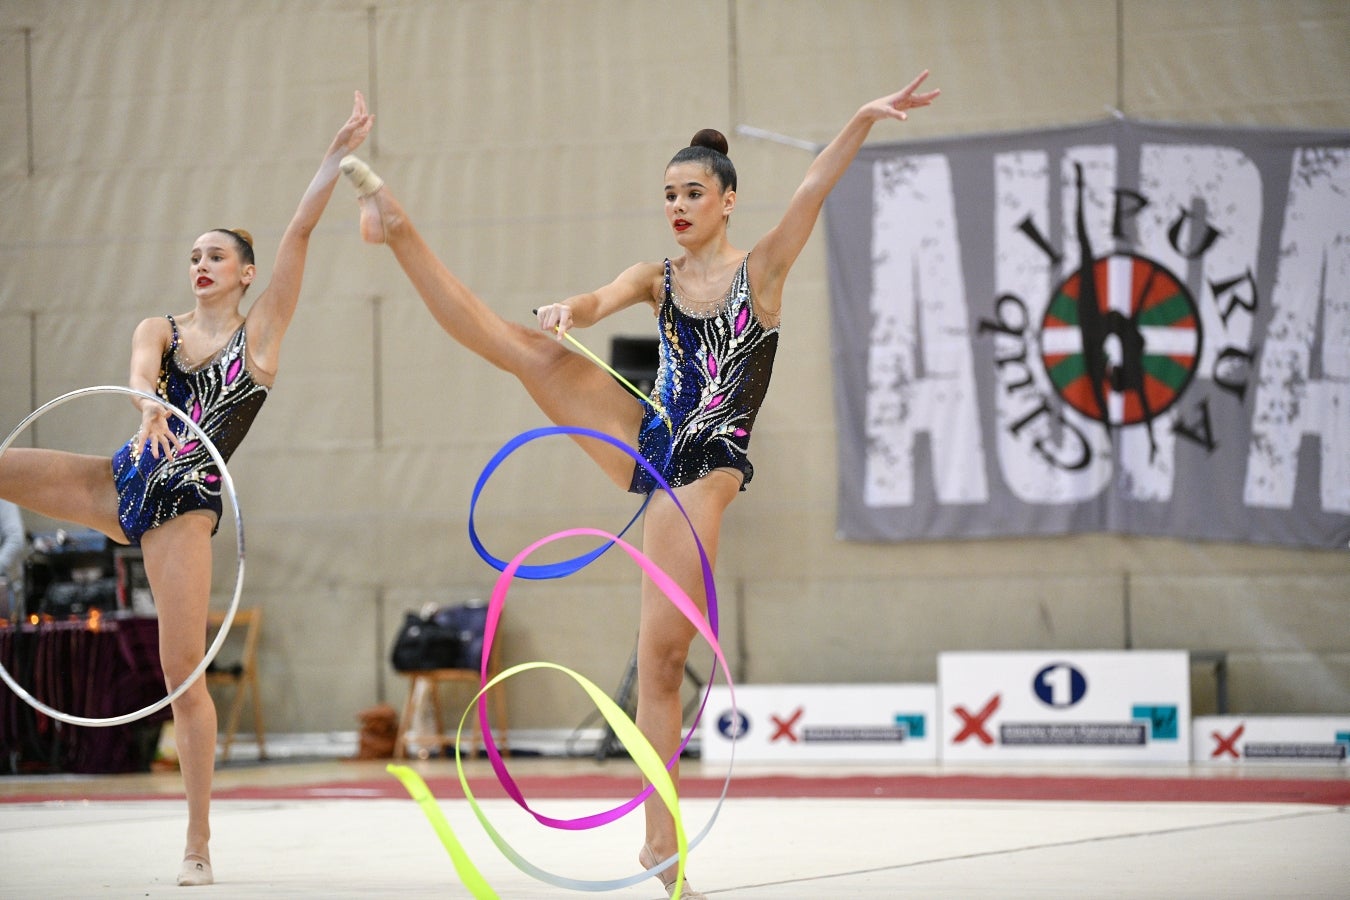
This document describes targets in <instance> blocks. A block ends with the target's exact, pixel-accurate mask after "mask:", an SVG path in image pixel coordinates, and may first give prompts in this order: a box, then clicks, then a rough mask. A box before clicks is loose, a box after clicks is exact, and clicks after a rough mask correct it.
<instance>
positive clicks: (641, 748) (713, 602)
mask: <svg viewBox="0 0 1350 900" xmlns="http://www.w3.org/2000/svg"><path fill="white" fill-rule="evenodd" d="M552 435H569V436H574V437H575V436H582V437H588V438H593V439H595V440H599V441H603V442H605V443H608V444H611V445H612V446H615V447H617V448H619V449H620V450H622V451H624V452H625V453H627V454H629V455H630V456H632V457H633V459H634V460H635V462H636V463H637V464H638V465H641V466H643V467H644V468H645V469H646V470H647V471H648V473H650V474H651V476H652V478H653V479H654V480H655V481H656V483H657V485H658V486H659V487H660V489H661V490H664V491H665V492H666V493H667V494H668V495H669V496H670V498H671V500H672V502H674V503H675V506H676V508H677V509H678V510H679V511H680V514H681V515H682V516H683V517H684V519H685V521H686V522H687V523H688V524H689V528H690V532H691V533H692V534H693V536H694V542H695V546H696V547H697V548H698V553H699V558H700V562H701V566H702V570H703V583H704V592H705V596H706V597H707V609H708V614H707V616H706V618H705V616H704V615H703V613H702V611H701V610H700V609H699V607H698V605H697V604H695V603H694V602H693V601H692V600H691V599H690V598H689V596H688V594H687V593H686V592H685V591H684V590H683V589H682V588H681V587H680V586H679V584H677V583H676V582H675V580H674V579H673V578H671V577H670V576H669V575H667V574H666V573H665V571H663V570H662V569H661V568H660V567H659V566H657V565H656V564H655V563H654V562H652V560H651V559H650V558H648V557H647V556H646V555H645V554H644V553H642V551H640V550H638V549H637V548H635V547H633V546H632V545H631V544H629V543H628V542H626V541H624V540H623V538H622V536H621V534H622V533H621V534H620V535H615V534H610V533H609V532H606V531H601V530H598V529H593V528H573V529H568V530H565V531H560V532H557V533H556V534H552V535H549V536H548V537H545V538H541V539H540V540H538V541H535V542H534V543H533V544H531V545H530V546H528V547H526V548H525V549H524V550H522V551H521V552H520V553H518V554H517V555H516V556H515V557H514V558H513V559H512V560H511V561H510V562H505V561H503V560H500V559H498V558H497V557H495V556H493V555H492V554H491V553H489V552H488V551H487V549H486V547H484V546H483V544H482V542H481V541H480V540H479V539H478V535H477V531H476V529H475V527H474V512H475V510H476V507H477V501H478V497H479V495H480V494H481V492H482V489H483V486H484V485H485V484H486V483H487V481H488V479H489V478H490V477H491V475H492V473H493V472H494V471H495V470H496V469H497V468H498V467H499V466H500V465H501V463H502V462H503V461H504V460H505V459H506V457H507V456H509V455H510V454H511V453H513V452H514V451H515V450H517V449H519V448H520V447H521V446H524V445H525V444H527V443H529V442H530V441H532V440H536V439H539V438H543V437H549V436H552ZM649 499H650V498H649ZM645 507H646V504H645V503H644V504H643V509H645ZM641 514H642V509H639V510H638V513H637V514H636V515H635V516H634V517H633V519H632V520H630V521H629V522H628V524H627V525H625V526H624V529H623V531H624V532H627V530H628V529H629V528H630V527H631V526H632V524H633V522H635V521H637V519H638V518H639V517H640V516H641ZM469 535H470V541H471V542H472V543H473V546H474V548H475V550H477V551H478V553H479V555H480V556H481V557H482V558H483V559H484V560H485V561H486V562H488V564H489V565H492V566H493V567H494V568H496V569H498V570H499V571H500V573H501V574H500V575H499V577H498V579H497V583H496V585H495V586H494V588H493V591H492V596H491V599H490V601H489V603H488V611H487V621H486V624H485V628H484V635H483V650H482V662H481V668H480V670H479V677H480V681H479V683H480V689H479V691H478V693H477V695H475V697H474V698H473V700H471V701H470V702H469V705H468V706H467V707H466V708H465V711H464V714H463V715H462V716H461V718H460V723H459V730H458V731H457V732H456V740H455V768H456V771H457V772H458V774H459V779H460V785H461V787H462V789H463V791H464V795H465V798H466V799H467V800H468V801H469V804H470V807H471V808H472V810H473V812H474V815H475V817H476V818H477V819H478V820H479V822H480V824H481V825H482V826H483V828H484V830H485V831H486V832H487V834H488V835H489V837H490V838H491V839H492V841H493V843H494V844H495V845H496V846H497V847H498V849H499V850H501V852H502V853H503V855H504V856H506V857H507V859H509V860H510V861H511V862H512V863H513V864H514V865H515V866H516V867H517V868H519V869H520V870H521V871H523V872H526V873H527V874H529V875H532V876H533V877H535V878H537V879H539V880H541V881H544V882H547V883H549V884H553V885H555V886H558V887H564V888H571V889H574V890H586V891H603V890H615V889H618V888H622V887H629V886H631V885H635V884H639V883H641V882H642V881H644V880H646V879H647V878H649V877H651V876H653V875H656V874H657V873H659V872H662V871H664V870H665V869H667V868H669V866H670V865H671V864H672V862H671V861H670V860H666V861H662V862H660V863H658V864H657V865H654V866H653V867H652V868H650V869H647V870H645V871H643V872H640V873H638V874H636V875H631V876H628V877H625V878H620V879H612V880H607V881H586V880H579V879H574V878H567V877H565V876H561V875H556V874H553V873H551V872H548V871H546V870H543V869H540V868H539V867H537V866H535V865H534V864H532V863H530V862H529V861H528V860H526V859H524V858H523V857H522V856H520V854H519V853H517V852H516V851H515V849H514V848H512V847H511V845H510V844H509V843H508V842H507V841H506V840H505V838H503V837H502V836H501V834H500V833H498V832H497V830H496V829H495V828H493V826H492V824H491V823H490V822H489V821H488V819H487V816H486V814H485V813H484V812H483V810H482V808H481V806H479V804H478V802H477V800H476V799H475V798H474V796H473V792H472V791H471V789H470V788H469V784H468V778H467V776H466V775H465V773H464V768H463V763H462V759H461V756H460V750H459V747H460V737H461V736H462V734H463V730H464V724H465V722H466V721H467V718H468V716H469V715H470V713H471V712H472V711H473V708H474V706H475V705H477V707H478V716H479V725H480V729H481V733H482V735H483V743H484V746H485V749H486V751H487V754H488V758H489V760H490V761H491V764H492V768H493V771H494V772H495V773H496V775H497V778H498V781H499V782H500V783H501V784H502V787H503V789H504V790H505V791H506V793H507V795H508V796H510V797H511V798H512V800H514V801H515V802H516V804H517V805H519V806H520V807H521V808H522V809H525V810H526V811H527V812H529V813H530V814H531V815H532V816H534V818H535V819H536V820H537V821H539V822H540V823H542V824H545V825H548V826H549V827H553V828H559V829H566V830H584V829H588V828H595V827H599V826H600V825H605V824H609V823H611V822H614V821H616V820H618V819H620V818H622V817H623V816H625V815H627V814H628V813H629V812H632V811H633V810H634V809H636V808H637V807H639V806H641V805H642V803H643V802H644V801H645V800H646V799H647V798H648V797H650V796H651V794H652V793H653V791H655V792H656V793H657V794H658V796H660V797H661V799H662V801H663V802H664V803H665V805H666V807H667V809H668V810H670V813H671V817H672V819H673V820H674V823H675V829H676V836H677V844H678V852H677V854H676V857H675V858H674V864H675V865H676V866H677V870H676V872H677V875H676V877H677V879H678V881H677V883H678V884H680V885H681V886H682V885H683V882H684V861H685V858H686V856H687V855H688V852H689V850H690V849H691V848H692V847H695V846H697V845H698V844H699V843H700V842H701V841H702V840H703V838H704V837H705V836H707V834H708V833H709V832H710V831H711V829H712V826H713V823H714V822H715V821H716V820H717V816H718V814H719V813H720V812H721V808H722V804H723V802H724V801H725V799H726V795H727V792H728V790H729V789H730V786H731V766H730V765H728V768H727V777H726V781H725V782H724V784H723V786H722V793H721V796H720V797H719V798H718V801H717V805H716V806H715V808H714V809H713V812H712V814H711V815H710V816H709V819H708V822H707V823H706V824H705V825H704V827H703V828H702V829H701V830H700V831H699V833H698V834H697V835H696V836H695V837H694V839H693V840H692V841H690V840H687V838H686V834H685V829H684V823H683V819H682V817H681V815H680V812H679V803H678V795H677V794H676V790H675V787H674V783H673V780H672V779H671V777H670V773H669V769H670V767H672V766H673V765H674V764H675V762H676V760H678V759H679V757H680V755H681V754H682V753H683V752H684V749H685V748H686V747H687V746H688V744H689V741H690V740H691V738H692V737H693V734H694V729H695V728H697V727H698V722H699V720H700V719H701V718H702V715H703V712H704V709H705V708H706V706H707V702H708V697H709V694H710V693H711V690H712V678H709V679H708V689H707V691H705V692H704V696H703V700H702V703H701V704H700V706H699V709H698V712H697V714H696V715H695V717H694V722H693V724H692V725H691V726H690V728H689V731H688V732H687V733H686V734H685V736H684V738H683V740H682V741H681V743H680V745H679V747H678V748H677V749H676V751H675V754H674V755H673V756H672V757H671V759H670V760H668V761H662V760H661V758H660V756H659V755H658V754H657V753H656V750H655V749H654V748H653V747H652V746H651V744H650V742H649V741H647V739H646V737H645V736H644V735H643V734H642V732H641V731H640V730H639V729H638V727H637V725H636V724H635V723H634V722H633V721H632V719H631V718H629V716H628V715H627V713H625V712H624V711H623V710H622V709H621V708H619V706H618V705H617V704H615V703H614V701H613V700H611V699H610V698H609V697H608V696H607V695H606V694H605V693H604V692H603V691H601V690H600V689H599V688H597V687H596V686H595V685H594V684H593V683H592V682H590V681H589V680H588V679H586V678H585V677H584V676H582V675H580V674H578V673H576V672H574V671H572V670H571V669H568V668H566V667H564V666H560V665H557V664H554V663H547V662H532V663H523V664H520V665H517V666H513V667H511V668H510V669H507V670H506V671H504V672H501V673H500V674H498V675H497V676H495V677H493V678H491V679H489V678H488V661H489V660H490V659H491V653H492V645H493V641H494V640H495V639H496V634H497V627H498V624H499V622H500V620H501V614H502V610H503V608H504V606H505V603H506V595H507V593H508V592H509V590H510V584H511V582H512V580H513V579H514V578H516V577H522V578H536V579H538V578H560V577H563V576H565V575H569V574H571V573H573V572H576V571H579V570H580V569H581V568H584V567H585V566H586V565H589V564H590V563H591V562H593V561H594V560H595V559H597V558H598V557H599V556H600V555H601V554H602V553H604V552H605V551H606V550H608V549H609V548H610V547H613V546H618V547H620V548H621V549H622V550H623V551H624V552H626V553H627V554H628V555H629V556H630V557H631V558H632V559H633V560H634V561H635V562H636V563H637V564H638V566H639V567H640V568H641V569H642V570H643V572H644V573H645V574H646V575H647V577H649V578H650V579H651V580H652V583H653V584H654V585H655V586H656V587H657V588H658V589H659V590H660V591H661V592H662V593H663V594H665V595H666V597H667V598H668V599H670V601H671V602H672V603H673V604H674V605H675V607H676V608H677V609H678V610H679V611H680V613H681V614H682V615H683V616H684V617H685V618H686V619H688V620H689V622H690V623H691V624H692V625H693V626H694V628H695V629H696V630H697V631H698V633H699V634H700V635H702V636H703V638H704V639H705V640H706V641H707V642H708V644H709V646H710V647H711V648H712V650H713V653H714V655H715V656H716V665H720V666H721V669H722V672H723V675H724V676H725V677H726V680H727V685H728V688H729V689H730V690H731V703H732V708H733V711H734V709H735V692H734V688H733V687H732V681H731V672H730V668H729V666H728V664H727V661H726V657H725V655H724V654H723V652H722V648H721V645H720V644H719V643H718V640H717V633H718V615H717V587H716V584H715V581H714V578H713V571H712V564H711V563H710V562H709V560H708V556H707V552H706V551H705V550H704V548H703V544H702V541H701V540H700V539H699V537H698V533H697V531H696V529H695V528H694V525H693V522H692V520H691V519H690V518H689V514H688V512H687V511H686V510H685V509H684V506H683V505H682V504H681V503H680V501H679V498H678V497H676V496H675V492H674V490H673V489H672V488H671V487H670V485H669V484H668V483H667V482H666V480H665V479H664V478H663V477H662V476H661V474H660V473H659V472H657V471H656V469H655V468H654V467H653V466H652V465H651V464H650V463H649V462H648V461H647V460H646V459H644V458H643V457H642V455H641V454H640V453H639V452H638V451H637V450H635V449H633V448H632V447H630V446H629V445H627V444H625V443H624V442H622V441H620V440H618V439H617V438H614V437H611V436H609V435H607V434H604V433H602V432H598V431H594V430H591V429H586V428H574V427H567V426H556V427H550V428H539V429H535V430H533V431H529V432H526V433H524V434H522V435H520V436H518V437H516V438H513V439H512V440H511V441H509V442H508V443H507V444H506V446H504V447H503V448H502V449H501V450H499V451H498V452H497V454H495V455H494V456H493V458H492V459H491V460H490V461H489V463H488V465H487V466H486V467H485V469H484V471H483V473H482V474H481V475H480V476H479V478H478V481H477V483H476V484H475V487H474V492H473V498H472V500H471V502H470V512H469ZM585 536H589V537H598V538H602V539H603V540H604V543H603V544H602V545H601V546H599V547H598V548H596V549H595V550H592V551H590V552H588V553H585V554H582V555H580V556H577V557H574V558H572V559H569V560H564V561H563V562H561V563H555V564H552V565H549V566H529V565H526V564H525V560H526V559H527V558H529V556H530V555H531V554H532V553H534V552H535V551H536V550H538V549H540V548H541V547H543V546H545V545H547V544H550V543H552V542H554V541H558V540H562V539H565V538H571V537H585ZM533 669H556V670H558V671H560V672H563V673H564V674H566V675H568V676H569V677H571V678H572V679H573V680H575V681H576V682H577V683H578V684H579V685H581V687H582V688H583V690H585V691H586V692H587V694H588V695H589V696H590V697H591V699H592V700H593V701H594V702H595V704H596V707H597V708H598V709H599V711H600V713H601V715H602V716H603V717H604V718H605V721H606V722H607V723H608V724H609V725H610V727H611V728H612V729H613V731H614V734H615V737H616V738H618V740H619V741H620V743H621V744H622V745H623V746H624V748H625V749H626V750H627V751H628V753H629V755H630V756H631V757H632V758H633V761H634V763H635V764H636V765H637V766H638V768H639V770H640V771H641V772H642V775H643V777H644V778H645V779H646V781H647V782H648V787H647V788H646V789H644V790H643V791H641V792H640V793H638V794H637V795H636V796H634V797H633V798H632V799H630V800H628V801H627V802H625V803H623V804H620V805H619V806H616V807H614V808H612V809H609V810H605V811H603V812H600V813H596V814H593V815H589V816H582V817H579V818H575V819H556V818H552V817H550V816H545V815H543V814H542V813H539V812H537V811H536V810H534V809H532V808H531V807H530V806H529V804H528V803H527V802H526V800H525V797H524V795H523V794H522V793H521V791H520V789H519V787H518V786H517V785H516V783H515V781H514V779H513V778H512V777H511V774H510V772H509V771H507V769H506V765H505V763H504V762H503V760H502V757H501V753H500V751H499V750H498V748H497V745H496V742H495V740H494V739H493V737H492V729H491V724H490V722H489V720H488V712H487V704H486V703H485V702H483V700H482V698H483V696H484V695H485V694H486V693H487V691H488V690H489V689H491V688H492V687H494V686H496V685H497V684H498V683H499V682H501V681H504V680H505V679H506V678H509V677H512V676H514V675H517V674H520V673H521V672H525V671H530V670H533ZM734 756H735V747H734V745H733V747H732V761H733V762H734ZM389 771H390V772H392V773H393V774H395V776H396V777H398V778H399V779H400V781H402V782H403V784H404V786H405V787H406V788H407V789H408V791H409V794H410V795H411V796H412V797H413V798H414V799H415V800H417V801H418V803H419V805H420V806H421V808H422V810H423V812H424V813H425V814H426V816H427V817H428V819H429V820H430V821H431V823H432V826H433V828H434V829H435V830H436V833H437V835H438V836H439V837H440V839H441V842H442V844H443V845H444V846H445V848H446V850H447V852H448V853H449V854H450V857H451V860H452V861H453V862H454V865H455V869H456V871H457V872H458V874H459V876H460V879H461V881H463V882H464V884H465V886H466V887H468V888H469V890H470V891H471V892H472V893H473V895H474V896H475V897H476V898H480V900H483V898H495V897H496V896H497V894H496V893H495V892H494V891H493V890H492V888H491V886H490V885H488V884H487V882H486V880H485V879H483V877H482V875H481V873H479V872H478V870H477V868H476V867H475V866H474V865H473V863H472V861H471V860H470V859H469V858H468V855H467V854H466V853H465V852H464V849H463V846H462V845H461V844H460V843H459V841H458V839H457V838H456V836H455V834H454V832H453V830H452V829H451V828H450V825H449V823H448V822H447V821H446V820H445V817H444V815H443V814H442V813H441V811H440V809H439V807H438V806H437V805H436V803H435V798H434V797H433V796H432V795H431V793H430V791H429V790H428V789H427V788H426V785H425V782H423V781H422V780H421V778H420V777H418V776H417V774H416V773H415V772H413V771H412V770H410V769H408V768H407V767H405V766H390V768H389ZM675 896H677V897H678V896H679V893H678V892H677V893H676V894H675Z"/></svg>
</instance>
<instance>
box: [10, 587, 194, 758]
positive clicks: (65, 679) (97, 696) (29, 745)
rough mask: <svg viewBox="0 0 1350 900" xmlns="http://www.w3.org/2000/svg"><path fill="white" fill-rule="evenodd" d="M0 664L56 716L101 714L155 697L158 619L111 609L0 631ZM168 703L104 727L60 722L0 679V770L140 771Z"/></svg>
mask: <svg viewBox="0 0 1350 900" xmlns="http://www.w3.org/2000/svg"><path fill="white" fill-rule="evenodd" d="M0 663H3V664H4V666H5V669H6V670H7V671H8V672H9V674H10V676H11V677H12V678H14V680H15V681H17V682H18V683H19V684H20V685H22V686H23V688H24V689H25V690H26V691H28V692H29V693H30V694H32V695H33V696H34V697H36V698H37V699H38V700H40V701H42V702H43V703H45V704H47V705H48V706H50V707H52V708H53V709H57V710H60V711H61V712H64V713H69V714H71V715H74V716H82V717H85V718H108V717H111V716H120V715H124V714H126V713H129V712H134V711H136V710H138V709H143V708H144V707H146V706H149V705H151V704H153V703H155V702H156V701H158V700H160V699H161V698H163V697H164V695H165V693H166V690H165V687H164V674H163V671H162V670H161V668H160V664H159V622H158V620H157V619H155V618H145V617H138V616H130V615H125V614H117V613H104V614H101V615H97V616H94V617H91V618H86V619H78V620H70V621H54V620H47V621H40V622H36V623H34V622H21V623H19V624H10V625H7V626H6V627H3V628H0ZM171 717H172V712H171V711H170V709H169V707H167V706H166V707H164V708H163V709H162V710H159V711H158V712H156V713H154V714H153V715H150V716H147V717H146V718H143V719H138V720H137V721H135V722H130V723H128V724H125V725H115V726H111V727H98V728H95V727H89V726H81V725H68V724H66V723H64V722H61V721H58V720H56V719H53V718H51V717H49V716H46V715H44V714H42V713H40V712H38V711H37V710H35V709H33V707H32V706H30V705H29V704H28V703H27V702H25V701H24V700H23V699H22V698H21V697H19V696H18V695H17V694H15V693H14V692H13V691H11V690H10V689H9V686H8V685H6V684H4V683H3V682H0V773H3V774H14V773H44V772H77V773H109V772H141V771H146V770H148V769H149V767H150V763H151V761H152V760H153V758H154V753H155V748H156V747H157V745H158V741H159V732H160V727H161V725H162V724H163V723H164V722H165V721H167V720H168V719H170V718H171Z"/></svg>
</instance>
